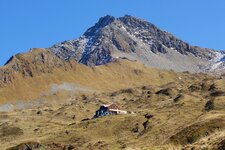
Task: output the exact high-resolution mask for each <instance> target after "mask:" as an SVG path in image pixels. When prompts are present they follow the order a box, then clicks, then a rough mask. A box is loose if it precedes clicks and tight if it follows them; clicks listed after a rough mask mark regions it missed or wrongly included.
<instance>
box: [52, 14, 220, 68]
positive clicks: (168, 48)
mask: <svg viewBox="0 0 225 150" xmlns="http://www.w3.org/2000/svg"><path fill="white" fill-rule="evenodd" d="M50 50H51V51H52V52H54V53H55V54H56V55H57V56H58V57H59V58H61V59H64V60H69V59H75V60H76V61H78V62H80V63H83V64H85V65H88V66H94V65H102V64H105V63H108V62H111V61H113V60H114V59H116V58H118V57H128V58H130V59H136V60H140V61H142V62H143V63H145V64H147V65H149V66H152V67H157V68H161V69H173V70H176V71H193V72H196V71H202V70H206V69H203V68H205V67H206V66H209V65H211V63H212V62H215V60H214V59H215V58H216V57H217V55H218V53H220V52H216V51H214V50H212V49H206V48H200V47H197V46H191V45H189V44H188V43H186V42H183V41H182V40H180V39H178V38H176V37H175V36H173V35H172V34H170V33H168V32H165V31H162V30H160V29H159V28H158V27H156V26H155V25H153V24H151V23H149V22H147V21H144V20H142V19H138V18H135V17H132V16H128V15H126V16H124V17H120V18H114V17H112V16H105V17H102V18H100V20H99V21H98V22H97V23H96V24H95V25H94V26H93V27H91V28H89V29H88V30H87V31H86V32H85V33H84V35H83V36H81V37H80V38H79V39H76V40H71V41H65V42H63V43H59V44H56V45H54V46H53V47H51V48H50Z"/></svg>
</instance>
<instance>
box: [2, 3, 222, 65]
mask: <svg viewBox="0 0 225 150" xmlns="http://www.w3.org/2000/svg"><path fill="white" fill-rule="evenodd" d="M107 14H109V15H112V16H115V17H120V16H123V15H125V14H129V15H133V16H136V17H139V18H142V19H145V20H147V21H149V22H151V23H153V24H155V25H157V26H158V27H160V28H161V29H163V30H166V31H168V32H170V33H173V34H174V35H175V36H177V37H178V38H181V39H182V40H184V41H186V42H188V43H190V44H192V45H198V46H202V47H208V48H214V49H217V50H225V40H224V36H225V0H0V19H1V20H0V65H3V64H4V63H5V62H6V60H8V59H9V57H10V56H12V55H14V54H16V53H21V52H26V51H28V50H29V49H30V48H37V47H41V48H44V47H50V46H51V45H53V44H55V43H58V42H62V41H65V40H71V39H75V38H77V37H79V36H81V35H82V34H83V32H84V31H85V30H86V29H87V28H89V27H91V26H92V25H94V23H95V22H97V21H98V19H99V18H100V17H102V16H105V15H107Z"/></svg>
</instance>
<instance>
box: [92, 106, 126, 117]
mask: <svg viewBox="0 0 225 150" xmlns="http://www.w3.org/2000/svg"><path fill="white" fill-rule="evenodd" d="M117 114H127V111H124V110H121V109H120V108H119V106H117V105H116V104H110V105H102V106H100V108H99V109H98V110H97V111H96V113H95V115H94V117H93V118H99V117H102V116H108V115H117Z"/></svg>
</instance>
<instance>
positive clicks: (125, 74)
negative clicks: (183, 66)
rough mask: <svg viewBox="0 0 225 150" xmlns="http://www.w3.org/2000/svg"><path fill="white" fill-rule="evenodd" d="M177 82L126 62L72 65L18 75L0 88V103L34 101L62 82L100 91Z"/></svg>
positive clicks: (166, 74) (171, 76)
mask: <svg viewBox="0 0 225 150" xmlns="http://www.w3.org/2000/svg"><path fill="white" fill-rule="evenodd" d="M177 79H178V75H177V74H175V73H173V72H169V71H159V70H157V69H150V68H147V67H145V66H144V65H143V64H140V63H138V62H131V61H128V60H120V61H118V62H113V63H110V64H107V65H105V66H97V67H94V68H89V67H86V66H84V65H80V64H76V63H75V64H74V66H73V68H72V69H71V70H68V71H64V70H63V69H61V68H59V69H58V68H55V69H54V70H53V72H52V73H46V74H42V75H40V76H35V77H32V78H31V77H26V78H24V77H22V76H21V75H20V74H18V75H17V76H16V79H15V80H14V81H13V84H10V85H7V86H6V87H4V88H1V89H0V103H5V102H15V101H17V100H30V99H37V98H39V97H40V95H41V94H43V93H45V94H47V93H48V92H49V91H50V85H51V84H62V83H64V82H66V83H73V84H77V85H82V86H84V87H87V88H89V89H92V90H94V91H97V92H103V91H112V90H118V89H121V88H126V87H135V86H140V85H144V84H151V85H161V84H165V83H168V82H171V81H175V80H177Z"/></svg>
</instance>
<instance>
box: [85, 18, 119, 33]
mask: <svg viewBox="0 0 225 150" xmlns="http://www.w3.org/2000/svg"><path fill="white" fill-rule="evenodd" d="M114 20H116V18H114V17H113V16H110V15H106V16H104V17H101V18H100V19H99V21H98V22H97V23H96V24H95V25H94V26H93V27H91V28H89V29H88V30H87V31H86V32H85V33H84V36H87V37H89V36H93V34H95V33H97V31H99V30H100V29H102V28H104V27H105V26H107V25H109V24H111V23H112V22H113V21H114Z"/></svg>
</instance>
